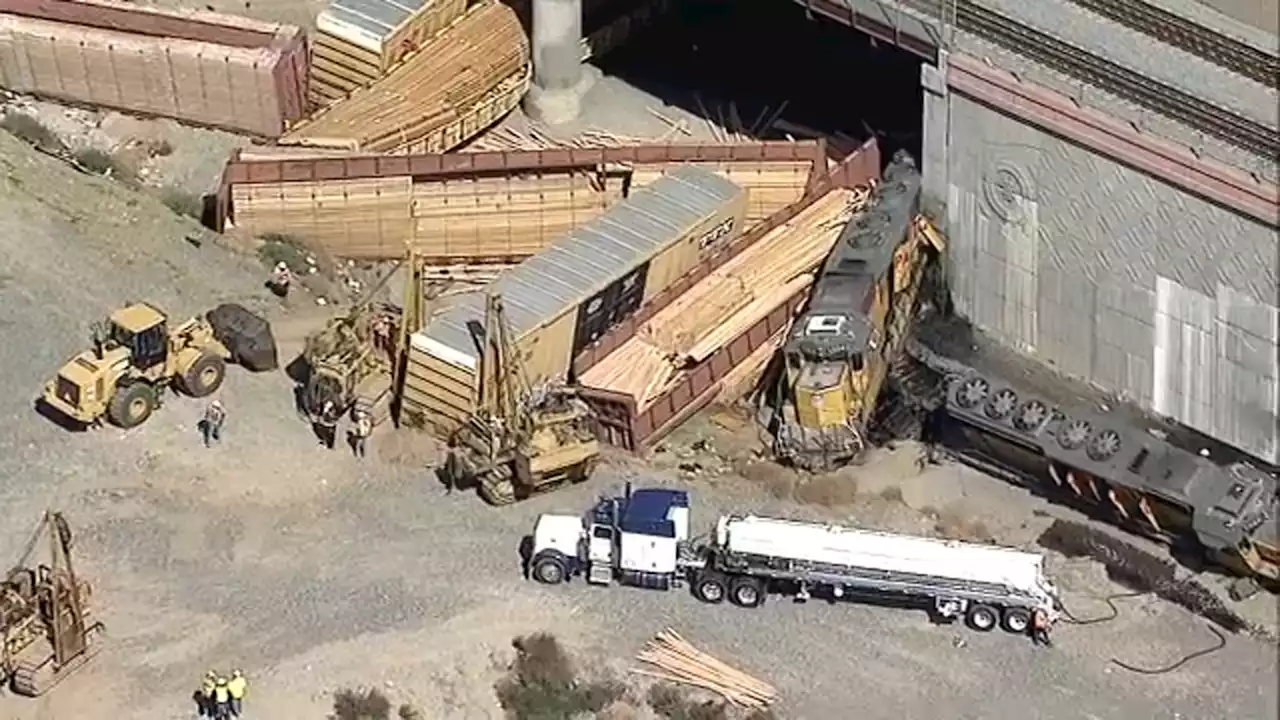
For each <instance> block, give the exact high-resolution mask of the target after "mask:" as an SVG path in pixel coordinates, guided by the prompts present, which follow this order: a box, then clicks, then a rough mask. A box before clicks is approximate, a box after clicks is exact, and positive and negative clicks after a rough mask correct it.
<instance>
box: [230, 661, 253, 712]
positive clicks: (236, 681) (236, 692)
mask: <svg viewBox="0 0 1280 720" xmlns="http://www.w3.org/2000/svg"><path fill="white" fill-rule="evenodd" d="M248 686H249V681H248V680H245V679H244V673H242V672H240V671H239V670H235V671H233V672H232V673H231V679H230V680H228V681H227V694H228V695H230V696H231V716H232V717H240V711H241V710H242V709H244V691H245V689H246V688H247V687H248Z"/></svg>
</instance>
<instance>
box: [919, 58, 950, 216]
mask: <svg viewBox="0 0 1280 720" xmlns="http://www.w3.org/2000/svg"><path fill="white" fill-rule="evenodd" d="M920 90H921V92H922V93H923V95H924V117H922V118H921V128H922V131H923V134H924V136H923V137H922V138H921V141H920V152H921V155H922V157H921V158H920V174H921V176H922V178H921V180H922V187H921V191H922V198H921V205H922V206H923V209H924V211H925V213H926V214H928V215H929V216H931V217H932V218H933V219H934V221H935V222H937V223H938V224H939V229H941V230H943V231H944V232H945V231H946V229H947V228H946V222H947V217H946V204H947V197H948V195H949V194H950V186H951V177H950V175H951V173H950V165H949V160H948V156H949V155H950V149H951V91H950V88H949V87H948V86H947V53H946V51H939V52H938V64H937V66H936V67H935V66H933V65H930V64H929V63H923V64H921V66H920Z"/></svg>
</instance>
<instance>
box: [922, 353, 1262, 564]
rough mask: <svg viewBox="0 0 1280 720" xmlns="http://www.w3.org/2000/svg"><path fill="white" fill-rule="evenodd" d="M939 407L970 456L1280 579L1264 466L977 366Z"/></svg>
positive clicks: (943, 426)
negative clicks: (1216, 454) (1213, 452)
mask: <svg viewBox="0 0 1280 720" xmlns="http://www.w3.org/2000/svg"><path fill="white" fill-rule="evenodd" d="M939 369H941V370H943V371H944V372H947V371H950V372H951V373H954V371H955V368H953V367H945V368H939ZM935 412H937V413H938V414H937V415H936V416H935V418H934V420H933V421H932V422H931V423H930V425H931V426H932V427H934V428H936V429H937V432H939V433H940V434H939V435H938V437H937V438H936V439H938V440H941V441H942V442H944V443H945V444H946V445H947V446H948V447H949V448H951V449H952V450H953V451H955V452H956V453H957V454H958V455H959V456H960V457H961V459H964V460H967V461H968V462H970V463H972V464H975V465H977V466H978V467H980V468H982V469H985V470H994V471H996V472H997V473H998V474H1003V475H1006V476H1008V475H1010V473H1012V474H1013V475H1014V476H1015V479H1017V480H1019V481H1030V482H1034V483H1037V484H1039V485H1041V486H1043V487H1044V489H1046V490H1047V491H1049V494H1050V495H1051V496H1056V497H1058V498H1063V497H1065V498H1066V499H1068V500H1069V501H1073V504H1079V505H1082V506H1084V509H1087V510H1091V511H1093V513H1094V514H1097V515H1101V516H1103V517H1105V518H1107V519H1109V520H1111V521H1112V522H1114V523H1115V524H1117V525H1120V526H1122V527H1124V528H1125V529H1127V530H1129V531H1132V532H1135V533H1138V534H1142V535H1146V536H1149V537H1152V538H1155V539H1158V540H1161V541H1164V542H1169V543H1173V544H1175V545H1192V544H1193V545H1195V546H1198V547H1199V548H1200V549H1202V550H1203V552H1204V554H1205V555H1206V557H1207V559H1208V560H1210V561H1211V562H1213V563H1215V564H1218V565H1221V566H1223V567H1225V568H1227V569H1230V570H1232V571H1234V572H1236V573H1239V574H1241V575H1244V576H1247V577H1252V578H1254V579H1256V580H1259V581H1261V582H1263V583H1264V584H1269V585H1272V586H1275V585H1277V583H1278V582H1280V537H1278V535H1280V533H1278V524H1280V489H1278V487H1280V486H1278V483H1277V480H1276V478H1275V477H1274V476H1273V475H1271V474H1269V473H1267V472H1265V471H1263V470H1261V469H1259V468H1257V467H1254V466H1252V465H1249V464H1245V463H1232V464H1229V465H1225V466H1224V465H1218V464H1216V463H1214V462H1213V461H1212V460H1209V459H1208V458H1204V457H1201V456H1199V455H1197V454H1195V453H1192V452H1188V451H1187V450H1184V449H1182V448H1180V447H1177V446H1176V445H1174V444H1173V443H1171V442H1169V441H1167V440H1165V439H1163V438H1161V437H1159V436H1157V435H1155V434H1152V433H1150V432H1147V431H1146V430H1144V429H1143V428H1141V427H1138V426H1137V425H1136V424H1135V423H1133V422H1131V421H1128V420H1126V419H1125V418H1123V417H1121V416H1120V415H1119V414H1117V413H1104V412H1097V411H1093V410H1086V409H1082V408H1074V407H1063V406H1061V405H1059V404H1058V403H1055V402H1053V401H1052V400H1050V399H1048V398H1047V397H1045V396H1042V395H1040V394H1037V393H1036V392H1033V391H1030V390H1028V389H1025V388H1022V387H1017V386H1016V385H1015V384H1012V383H1009V382H1008V381H1006V380H1003V379H1000V378H996V377H993V376H989V375H984V374H982V373H979V372H977V371H969V372H964V373H959V374H952V377H951V379H950V380H949V381H948V382H947V385H946V394H945V399H944V400H942V403H941V406H940V407H939V408H938V409H937V410H936V411H935Z"/></svg>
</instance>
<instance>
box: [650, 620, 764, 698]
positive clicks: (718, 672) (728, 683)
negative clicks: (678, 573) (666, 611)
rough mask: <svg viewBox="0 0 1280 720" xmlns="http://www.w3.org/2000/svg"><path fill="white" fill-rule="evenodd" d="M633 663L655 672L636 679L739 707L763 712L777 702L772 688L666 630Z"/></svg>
mask: <svg viewBox="0 0 1280 720" xmlns="http://www.w3.org/2000/svg"><path fill="white" fill-rule="evenodd" d="M636 659H637V660H639V661H640V662H642V663H645V664H647V665H651V666H653V667H655V668H657V669H658V670H657V671H653V670H646V669H635V670H633V671H632V672H634V673H636V674H638V675H644V676H647V677H654V678H658V679H660V680H666V681H668V682H674V683H680V684H684V685H691V686H693V687H699V688H703V689H705V690H710V691H711V692H714V693H716V694H717V695H720V696H721V697H723V698H724V699H725V700H726V701H728V702H729V703H731V704H733V705H737V706H738V707H744V708H763V707H766V706H768V705H770V704H772V703H773V702H774V701H776V700H777V698H778V692H777V691H776V690H774V688H773V686H771V685H769V684H768V683H766V682H763V681H761V680H758V679H756V678H754V677H752V676H750V675H748V674H746V673H745V672H742V671H741V670H738V669H736V668H734V667H732V666H730V665H728V664H726V663H724V662H721V661H720V660H718V659H716V658H715V657H712V656H711V655H708V654H707V653H704V652H702V651H701V650H699V649H697V648H696V647H694V646H693V645H692V644H691V643H689V641H687V640H685V639H684V638H682V637H680V635H679V634H678V633H676V632H675V631H674V630H672V629H670V628H668V629H666V630H663V631H662V632H660V633H658V634H657V636H655V637H654V638H653V639H652V640H650V641H649V642H648V643H647V644H646V645H645V647H644V649H643V650H641V651H640V654H639V655H637V656H636Z"/></svg>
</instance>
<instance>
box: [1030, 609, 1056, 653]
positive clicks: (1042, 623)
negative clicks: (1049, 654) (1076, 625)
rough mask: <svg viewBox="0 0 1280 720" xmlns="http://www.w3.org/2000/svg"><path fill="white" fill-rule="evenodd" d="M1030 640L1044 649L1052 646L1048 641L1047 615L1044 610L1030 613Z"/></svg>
mask: <svg viewBox="0 0 1280 720" xmlns="http://www.w3.org/2000/svg"><path fill="white" fill-rule="evenodd" d="M1031 639H1032V640H1034V641H1035V642H1036V644H1038V645H1044V646H1045V647H1049V646H1051V645H1053V642H1052V641H1051V640H1049V613H1047V612H1045V611H1044V610H1036V611H1035V612H1033V613H1031Z"/></svg>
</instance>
